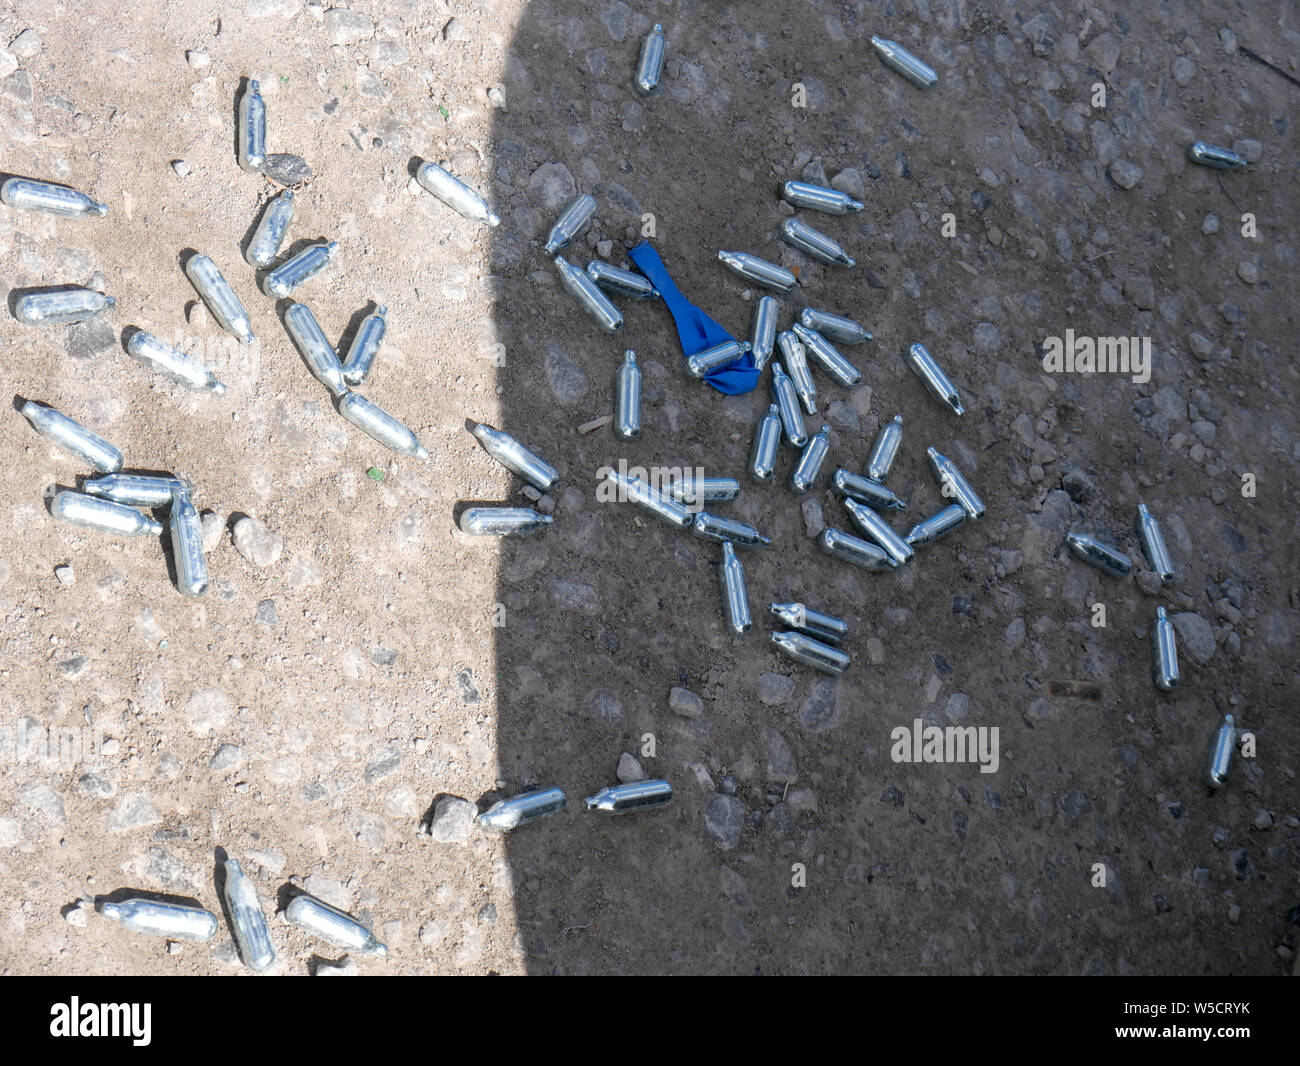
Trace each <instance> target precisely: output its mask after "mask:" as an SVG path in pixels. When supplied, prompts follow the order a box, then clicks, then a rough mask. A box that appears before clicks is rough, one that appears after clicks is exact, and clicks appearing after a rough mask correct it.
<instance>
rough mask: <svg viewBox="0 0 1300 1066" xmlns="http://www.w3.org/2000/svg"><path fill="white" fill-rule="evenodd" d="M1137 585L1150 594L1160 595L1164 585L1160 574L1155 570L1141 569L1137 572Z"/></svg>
mask: <svg viewBox="0 0 1300 1066" xmlns="http://www.w3.org/2000/svg"><path fill="white" fill-rule="evenodd" d="M1137 586H1138V588H1140V589H1141V590H1142V591H1143V592H1144V593H1146V595H1148V596H1158V595H1160V591H1161V589H1162V588H1163V587H1164V585H1163V583H1162V582H1161V580H1160V575H1159V574H1157V573H1156V572H1155V571H1154V570H1139V571H1138V573H1137Z"/></svg>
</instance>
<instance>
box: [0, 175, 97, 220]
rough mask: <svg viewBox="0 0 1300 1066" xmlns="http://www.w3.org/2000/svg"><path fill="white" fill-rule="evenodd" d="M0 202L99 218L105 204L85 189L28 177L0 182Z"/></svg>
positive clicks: (62, 214)
mask: <svg viewBox="0 0 1300 1066" xmlns="http://www.w3.org/2000/svg"><path fill="white" fill-rule="evenodd" d="M0 202H3V203H6V204H8V205H9V206H10V207H14V208H17V209H18V210H19V211H44V212H45V213H46V214H47V215H58V216H59V217H60V218H102V217H103V216H104V215H107V214H108V207H107V206H106V205H104V204H101V203H96V202H95V201H94V200H92V199H91V198H90V197H89V196H87V195H86V194H85V193H84V192H77V190H76V189H69V188H68V187H67V186H66V185H55V184H53V183H51V182H48V181H33V180H32V179H31V178H10V179H9V180H8V181H6V182H5V183H4V184H3V185H0Z"/></svg>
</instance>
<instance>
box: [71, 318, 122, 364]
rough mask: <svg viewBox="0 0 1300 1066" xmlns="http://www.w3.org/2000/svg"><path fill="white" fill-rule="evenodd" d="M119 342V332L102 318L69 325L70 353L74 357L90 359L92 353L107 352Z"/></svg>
mask: <svg viewBox="0 0 1300 1066" xmlns="http://www.w3.org/2000/svg"><path fill="white" fill-rule="evenodd" d="M116 344H117V334H116V333H114V332H113V327H112V326H110V325H109V324H108V323H107V322H105V321H104V320H103V319H101V318H91V319H87V320H86V321H85V322H74V323H73V324H72V325H71V326H69V327H68V337H67V348H68V355H70V356H71V357H72V358H73V359H89V358H90V357H91V356H92V355H98V354H99V353H100V352H106V351H108V350H109V349H110V348H112V347H114V346H115V345H116Z"/></svg>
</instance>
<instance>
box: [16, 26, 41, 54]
mask: <svg viewBox="0 0 1300 1066" xmlns="http://www.w3.org/2000/svg"><path fill="white" fill-rule="evenodd" d="M42 47H43V46H42V43H41V35H40V34H39V33H37V32H36V31H35V30H33V29H26V30H23V32H22V33H20V34H19V35H18V36H17V37H15V38H14V39H13V40H12V41H10V42H9V51H11V52H13V54H14V55H16V56H18V57H19V58H20V59H32V58H34V57H35V56H38V55H40V54H41V48H42Z"/></svg>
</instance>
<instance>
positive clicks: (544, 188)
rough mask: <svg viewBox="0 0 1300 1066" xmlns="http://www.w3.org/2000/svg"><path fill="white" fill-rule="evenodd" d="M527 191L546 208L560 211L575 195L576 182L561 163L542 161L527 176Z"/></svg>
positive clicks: (576, 190) (576, 189)
mask: <svg viewBox="0 0 1300 1066" xmlns="http://www.w3.org/2000/svg"><path fill="white" fill-rule="evenodd" d="M528 191H529V193H531V194H532V196H533V198H534V199H535V200H537V201H538V202H539V203H540V204H541V206H542V207H545V208H546V209H547V210H550V211H562V210H563V209H564V208H566V207H568V205H569V203H570V202H571V201H572V200H573V198H574V197H575V196H576V195H577V192H578V184H577V182H575V181H574V180H573V174H572V172H571V171H570V170H569V168H568V167H566V166H565V165H564V164H563V163H543V164H542V165H541V166H540V167H538V168H537V169H536V170H534V171H533V173H532V174H531V175H530V176H529V178H528Z"/></svg>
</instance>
